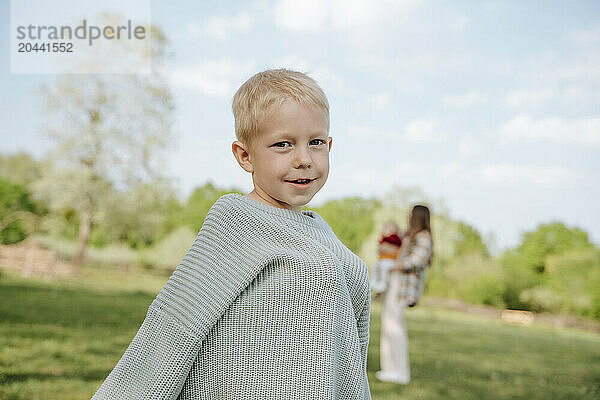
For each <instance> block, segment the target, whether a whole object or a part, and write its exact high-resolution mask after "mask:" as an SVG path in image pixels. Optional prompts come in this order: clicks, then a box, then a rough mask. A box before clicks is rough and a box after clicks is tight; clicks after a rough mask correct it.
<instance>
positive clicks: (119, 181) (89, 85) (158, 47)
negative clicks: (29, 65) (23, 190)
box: [34, 16, 173, 265]
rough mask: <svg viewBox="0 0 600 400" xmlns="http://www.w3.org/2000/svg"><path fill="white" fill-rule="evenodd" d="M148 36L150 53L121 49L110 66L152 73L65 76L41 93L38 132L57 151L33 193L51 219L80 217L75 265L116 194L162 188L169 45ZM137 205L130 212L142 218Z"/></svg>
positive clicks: (157, 34)
mask: <svg viewBox="0 0 600 400" xmlns="http://www.w3.org/2000/svg"><path fill="white" fill-rule="evenodd" d="M106 18H107V20H108V19H110V18H111V17H110V16H106ZM147 31H149V33H150V36H151V37H152V49H151V51H150V52H149V53H133V52H130V49H129V47H128V45H127V44H126V43H123V45H122V47H121V52H122V54H119V52H118V51H117V52H116V54H112V56H111V57H110V59H112V60H117V61H118V60H119V57H120V56H127V59H128V61H130V60H132V59H133V58H135V57H138V58H139V59H140V60H141V59H142V58H144V57H150V59H151V62H152V66H153V69H152V72H151V73H150V74H147V75H146V74H144V75H142V74H74V75H71V74H63V75H59V76H58V78H57V79H56V81H55V82H54V84H53V85H51V86H44V87H42V90H41V92H42V95H43V98H44V100H45V106H46V108H45V111H46V112H45V115H46V117H47V118H46V119H47V121H46V122H45V124H44V129H45V132H46V134H48V135H49V137H50V138H51V139H52V140H53V141H54V142H55V144H56V146H55V148H54V149H53V150H52V151H51V152H50V153H49V154H48V156H47V157H46V160H45V161H46V163H47V167H46V168H45V170H44V172H43V176H42V178H41V179H39V180H38V181H36V182H35V183H34V187H35V192H36V194H37V196H39V197H41V198H44V199H47V200H48V202H49V206H50V208H51V209H52V210H54V211H55V212H58V211H60V210H61V209H63V208H64V207H67V206H70V207H72V208H74V209H75V210H76V212H77V213H78V215H79V248H78V251H77V255H76V256H75V258H74V260H73V262H74V263H75V264H76V265H81V264H82V263H83V261H84V256H85V249H86V246H87V243H88V239H89V235H90V230H91V227H92V225H93V224H95V223H96V224H101V223H102V221H103V219H104V218H105V216H106V214H107V213H106V210H107V209H108V205H109V204H110V203H111V201H110V200H111V199H114V197H115V196H114V192H115V191H116V192H118V193H127V192H128V191H131V190H133V188H136V187H138V186H139V185H140V184H146V185H154V184H160V185H162V186H163V187H164V186H167V184H166V180H165V178H164V177H163V176H162V172H161V171H163V170H164V166H163V163H162V158H161V157H162V154H163V151H164V149H166V148H167V146H168V144H169V143H170V142H171V124H172V111H173V101H172V97H171V93H170V91H169V89H168V86H167V84H166V80H165V79H164V76H163V70H162V69H161V65H162V64H163V62H164V57H165V48H166V43H167V42H166V38H165V36H164V35H163V34H162V32H161V31H160V29H158V28H157V27H155V26H151V27H150V29H147ZM114 40H117V39H114ZM123 40H124V39H123ZM118 49H119V47H117V50H118ZM86 62H89V60H86ZM131 200H132V201H136V197H135V196H133V197H132V198H131ZM122 201H127V199H126V198H123V199H122ZM113 204H114V202H113ZM139 206H140V205H138V207H137V208H135V207H134V208H135V210H136V212H137V213H139V214H141V215H142V217H143V209H140V207H139ZM142 206H143V205H142Z"/></svg>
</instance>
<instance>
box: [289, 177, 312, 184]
mask: <svg viewBox="0 0 600 400" xmlns="http://www.w3.org/2000/svg"><path fill="white" fill-rule="evenodd" d="M315 179H317V178H314V179H294V180H290V179H285V181H286V182H289V183H293V184H296V185H308V184H309V183H311V182H312V181H314V180H315Z"/></svg>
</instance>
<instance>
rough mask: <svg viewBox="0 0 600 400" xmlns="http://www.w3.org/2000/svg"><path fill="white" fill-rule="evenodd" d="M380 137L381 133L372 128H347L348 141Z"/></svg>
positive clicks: (364, 126) (357, 126) (360, 126)
mask: <svg viewBox="0 0 600 400" xmlns="http://www.w3.org/2000/svg"><path fill="white" fill-rule="evenodd" d="M380 135H381V131H378V130H377V129H375V128H374V127H372V126H366V125H350V126H348V138H349V139H359V140H362V139H373V138H378V139H379V137H380Z"/></svg>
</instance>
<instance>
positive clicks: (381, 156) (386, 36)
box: [0, 0, 600, 249]
mask: <svg viewBox="0 0 600 400" xmlns="http://www.w3.org/2000/svg"><path fill="white" fill-rule="evenodd" d="M111 3H112V2H108V1H106V2H98V4H100V6H101V7H104V9H107V8H110V7H111ZM1 4H2V5H1V6H0V7H1V8H0V10H1V18H2V23H1V24H0V26H2V28H0V29H2V40H1V41H0V61H1V65H0V103H1V104H2V111H1V112H0V135H1V136H0V137H1V139H2V145H1V151H2V152H3V153H7V152H16V151H27V152H29V153H30V154H33V155H34V156H36V157H39V156H41V155H42V154H44V152H45V151H47V150H48V149H49V147H50V146H51V143H49V142H48V141H47V140H46V139H45V138H44V136H43V134H42V132H43V126H41V121H42V119H41V117H40V111H41V108H40V104H39V98H38V95H37V94H36V92H35V90H36V89H37V88H38V87H39V85H40V84H42V83H51V82H52V81H53V80H54V78H55V75H51V74H11V73H10V49H9V41H10V39H9V37H10V34H11V32H10V7H9V2H8V1H3V2H2V3H1ZM32 12H34V11H32ZM151 15H152V22H153V23H154V24H156V25H158V26H159V27H161V28H162V30H163V31H164V32H165V34H166V35H167V37H168V39H169V40H170V50H171V52H172V57H171V58H170V61H169V67H168V70H167V77H168V80H169V83H170V85H171V88H172V91H173V94H174V96H175V100H176V107H177V109H176V114H175V125H174V133H175V136H176V137H177V140H176V142H175V143H173V145H172V147H171V149H170V150H169V153H168V161H169V167H170V170H169V171H168V174H169V175H170V176H172V177H173V181H174V184H175V186H176V187H177V188H178V190H179V191H180V193H181V195H182V196H186V195H188V194H189V193H190V192H191V190H193V188H194V187H196V186H199V185H202V184H204V183H205V182H207V181H212V182H213V183H217V184H218V185H222V186H231V185H236V186H238V187H241V188H243V189H244V190H247V191H250V190H251V179H250V177H249V176H248V175H247V173H245V172H244V171H243V170H242V169H241V168H240V167H239V166H238V165H237V164H236V163H235V160H234V158H233V156H232V154H231V150H230V144H231V142H232V141H233V140H234V131H233V116H232V114H231V110H230V104H231V97H232V96H233V93H234V92H235V90H236V88H237V87H238V86H239V85H240V84H241V83H242V82H243V81H245V80H246V79H247V78H248V77H249V76H250V75H252V74H253V73H255V72H257V71H259V70H263V69H266V68H271V67H281V66H284V67H290V68H294V69H297V70H301V71H304V72H308V73H309V74H311V76H313V77H314V78H316V79H317V80H318V81H319V83H320V84H321V85H322V86H323V88H324V90H325V92H326V93H327V95H328V97H329V101H330V104H331V136H332V137H333V146H332V152H331V172H330V176H329V180H328V182H327V183H326V185H325V187H324V188H323V189H322V191H321V192H319V193H318V194H317V196H315V198H314V199H313V202H312V204H311V205H318V204H320V203H322V202H324V201H325V200H327V199H331V198H339V197H342V196H350V195H363V196H371V195H382V194H384V193H386V192H387V191H389V190H390V189H391V187H392V185H400V186H418V187H420V188H421V189H422V190H423V191H424V192H425V193H426V194H427V195H428V196H430V197H432V198H443V199H444V201H445V204H446V206H447V208H448V210H449V212H450V216H451V217H452V218H456V219H461V220H464V221H466V222H468V223H470V224H472V225H474V226H475V227H476V228H478V229H479V230H480V231H481V232H482V233H484V234H490V233H491V234H493V235H494V236H495V238H496V247H497V248H498V249H502V248H505V247H508V246H514V245H516V244H517V243H518V241H519V237H520V234H521V233H522V232H523V231H526V230H531V229H534V228H535V227H536V226H537V225H538V224H539V223H544V222H550V221H554V220H560V221H563V222H565V223H566V224H567V225H569V226H578V227H580V228H582V229H584V230H585V231H587V232H588V233H589V234H590V237H591V239H592V240H593V241H594V242H596V243H597V244H600V210H599V209H600V207H599V206H598V204H599V203H600V185H599V183H600V157H599V155H600V3H598V2H594V1H578V2H568V3H565V2H559V1H555V2H553V1H528V2H517V1H489V2H486V1H469V2H467V1H456V2H444V1H428V0H422V1H420V0H405V1H391V0H389V1H388V0H386V1H370V2H362V1H357V0H350V1H338V0H336V1H328V2H319V1H303V2H298V1H288V0H281V1H258V2H251V1H248V2H242V1H231V2H220V3H217V2H208V1H206V2H188V1H180V2H166V1H160V2H159V1H152V2H151Z"/></svg>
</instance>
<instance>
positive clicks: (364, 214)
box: [314, 197, 380, 252]
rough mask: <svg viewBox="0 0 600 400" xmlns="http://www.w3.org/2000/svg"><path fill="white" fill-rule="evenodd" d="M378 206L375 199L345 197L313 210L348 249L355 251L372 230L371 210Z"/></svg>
mask: <svg viewBox="0 0 600 400" xmlns="http://www.w3.org/2000/svg"><path fill="white" fill-rule="evenodd" d="M379 206H380V203H379V201H377V200H375V199H363V198H360V197H346V198H344V199H340V200H330V201H328V202H326V203H325V204H324V205H322V206H321V207H317V208H315V209H314V210H315V211H316V212H317V213H319V215H321V217H323V219H325V220H326V221H327V222H328V223H329V225H330V226H331V229H333V231H334V232H335V233H336V235H337V236H338V237H339V238H340V240H341V241H342V242H343V243H344V244H345V245H346V246H347V247H348V248H349V249H350V250H352V251H353V252H357V251H358V250H359V248H360V246H361V244H362V243H363V241H364V240H365V239H366V238H367V237H368V236H369V235H370V234H371V231H372V230H373V226H374V224H373V212H374V211H375V209H376V208H377V207H379Z"/></svg>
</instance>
